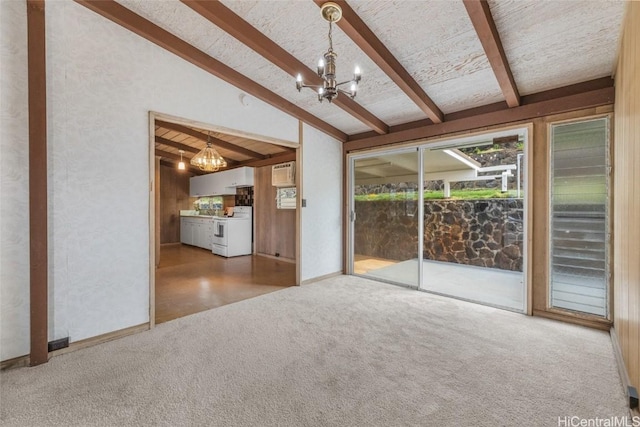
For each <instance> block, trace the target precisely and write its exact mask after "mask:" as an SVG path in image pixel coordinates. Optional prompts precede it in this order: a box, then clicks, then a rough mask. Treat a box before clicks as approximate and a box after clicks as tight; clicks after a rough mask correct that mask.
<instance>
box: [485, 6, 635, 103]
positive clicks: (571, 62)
mask: <svg viewBox="0 0 640 427" xmlns="http://www.w3.org/2000/svg"><path fill="white" fill-rule="evenodd" d="M489 6H490V8H491V13H492V15H493V17H494V20H495V22H496V28H497V29H498V32H499V33H500V38H501V40H502V45H503V47H504V50H505V54H506V56H507V59H508V61H509V65H510V66H511V71H512V73H513V77H514V79H515V82H516V84H517V86H518V90H519V91H520V94H522V95H527V94H530V93H536V92H541V91H544V90H548V89H554V88H557V87H562V86H567V85H570V84H574V83H580V82H583V81H586V80H591V79H595V78H598V77H605V76H610V75H611V74H612V72H613V68H614V64H615V62H616V60H617V54H618V40H619V38H620V26H621V23H622V16H623V14H624V2H622V1H602V0H600V1H587V0H584V1H542V2H541V1H539V0H515V1H514V0H509V1H503V0H500V1H494V0H490V2H489Z"/></svg>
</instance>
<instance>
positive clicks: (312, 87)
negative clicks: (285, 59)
mask: <svg viewBox="0 0 640 427" xmlns="http://www.w3.org/2000/svg"><path fill="white" fill-rule="evenodd" d="M302 87H308V88H309V89H320V88H324V86H314V85H304V84H303V85H302Z"/></svg>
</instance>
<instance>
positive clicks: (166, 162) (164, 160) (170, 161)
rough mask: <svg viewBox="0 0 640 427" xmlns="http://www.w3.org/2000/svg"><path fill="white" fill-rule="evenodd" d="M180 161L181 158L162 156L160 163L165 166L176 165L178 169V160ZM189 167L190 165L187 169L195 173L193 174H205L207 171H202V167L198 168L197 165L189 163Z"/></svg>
mask: <svg viewBox="0 0 640 427" xmlns="http://www.w3.org/2000/svg"><path fill="white" fill-rule="evenodd" d="M159 157H160V156H159ZM179 161H180V160H174V159H169V158H167V157H161V158H160V164H161V165H164V166H175V167H176V169H177V167H178V162H179ZM187 167H188V169H187V170H188V171H189V172H191V173H193V174H196V175H204V174H205V173H206V172H205V171H201V170H200V169H198V168H197V167H195V166H191V165H187Z"/></svg>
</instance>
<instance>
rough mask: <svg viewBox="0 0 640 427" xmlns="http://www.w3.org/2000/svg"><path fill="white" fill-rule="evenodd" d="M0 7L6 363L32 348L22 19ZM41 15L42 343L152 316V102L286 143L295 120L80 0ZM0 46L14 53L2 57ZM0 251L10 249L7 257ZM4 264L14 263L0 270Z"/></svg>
mask: <svg viewBox="0 0 640 427" xmlns="http://www.w3.org/2000/svg"><path fill="white" fill-rule="evenodd" d="M0 4H1V5H2V10H3V11H5V9H6V10H9V11H10V12H11V13H10V14H9V16H7V17H6V18H5V17H4V14H3V18H2V33H3V36H4V34H5V33H8V34H13V33H16V34H17V35H19V36H20V37H19V38H18V40H17V42H16V43H15V44H14V43H11V44H10V45H7V44H6V43H5V41H4V40H3V41H2V49H3V50H2V54H3V57H2V67H3V69H2V71H3V72H2V79H3V80H2V82H3V83H2V84H3V86H2V89H3V98H2V99H3V110H2V112H3V116H2V120H3V122H2V124H3V126H2V131H3V134H2V136H3V138H2V143H3V146H2V149H3V159H2V165H3V169H2V172H1V176H2V183H3V184H2V185H3V187H2V190H3V193H2V199H3V216H2V230H3V232H4V231H5V230H10V232H13V231H14V230H15V231H16V232H15V233H13V234H11V238H10V242H9V243H5V237H4V234H3V236H2V242H3V243H2V245H3V246H2V248H3V257H2V263H3V264H2V266H3V273H2V274H3V280H2V308H3V310H2V316H3V326H2V331H3V335H2V342H0V346H1V347H2V348H3V350H4V349H7V351H6V353H5V352H3V353H2V359H3V360H4V359H5V358H8V357H15V356H19V355H22V354H25V353H27V352H28V305H27V304H26V303H25V302H24V301H22V299H23V298H24V297H25V296H28V259H27V260H25V259H24V257H25V254H28V252H27V251H28V240H27V237H26V235H25V236H23V237H19V236H18V233H17V232H19V230H20V229H25V227H26V226H27V222H26V220H25V219H24V218H23V217H22V215H21V214H22V213H24V212H25V211H26V203H27V200H28V194H27V192H26V191H25V189H26V174H27V171H26V169H25V167H26V159H27V157H26V147H27V145H26V144H27V138H26V98H25V97H26V80H25V79H26V77H25V76H26V63H24V64H23V62H24V61H26V53H25V52H26V44H25V43H26V38H24V37H26V33H25V34H22V33H24V32H25V28H26V20H25V18H24V16H22V15H19V16H16V15H18V14H17V12H14V11H13V10H14V9H20V8H21V7H22V8H24V7H25V5H24V3H23V2H6V1H0ZM23 15H24V13H23ZM46 19H47V40H46V41H47V73H48V74H47V84H48V88H47V96H48V99H47V108H48V144H49V210H50V213H49V215H50V220H49V235H50V241H49V250H50V254H49V257H50V266H49V269H50V274H49V277H50V282H49V286H50V300H49V307H50V316H49V317H50V325H49V326H50V328H49V339H57V338H61V337H65V336H69V337H70V339H71V341H72V342H73V341H78V340H81V339H85V338H89V337H93V336H96V335H100V334H104V333H107V332H111V331H115V330H119V329H123V328H126V327H130V326H134V325H138V324H141V323H145V322H147V321H148V320H149V319H148V313H149V302H148V301H149V224H148V217H149V135H148V113H149V111H150V110H151V111H157V112H161V113H165V114H171V115H174V116H178V117H184V118H187V119H191V120H196V121H201V122H205V123H210V124H213V125H220V126H224V127H228V128H233V129H238V130H243V131H248V132H252V133H257V134H263V135H267V136H271V137H276V138H280V139H285V140H290V141H297V138H298V135H297V133H298V123H297V120H296V119H294V118H292V117H289V116H288V115H286V114H284V113H282V112H280V111H278V110H276V109H274V108H273V107H270V106H268V105H267V104H265V103H263V102H261V101H259V100H257V99H253V101H252V102H251V103H250V104H249V106H248V107H245V106H243V105H242V103H241V102H240V100H239V96H240V94H241V91H240V90H238V89H237V88H235V87H233V86H231V85H228V84H226V83H224V82H222V81H221V80H219V79H217V78H215V77H213V76H212V75H210V74H208V73H206V72H205V71H203V70H201V69H199V68H197V67H195V66H193V65H191V64H189V63H187V62H185V61H184V60H182V59H180V58H178V57H176V56H174V55H172V54H171V53H169V52H166V51H164V50H163V49H161V48H160V47H157V46H156V45H154V44H152V43H150V42H148V41H146V40H144V39H142V38H141V37H139V36H136V35H135V34H133V33H131V32H129V31H128V30H126V29H124V28H122V27H120V26H119V25H117V24H114V23H112V22H111V21H108V20H106V19H105V18H103V17H101V16H99V15H97V14H95V13H94V12H91V11H89V10H88V9H86V8H85V7H83V6H81V5H78V4H77V3H74V2H71V1H68V0H65V1H56V2H47V4H46ZM23 38H24V40H23ZM5 51H7V52H15V53H16V58H15V59H13V57H12V58H11V59H10V60H9V61H5ZM14 63H16V64H15V65H14ZM6 66H9V68H12V69H14V68H15V72H14V73H13V74H15V76H12V75H9V76H7V78H8V80H10V82H11V83H7V85H9V84H10V85H11V86H15V88H14V89H15V90H14V91H13V92H15V94H13V95H11V94H9V95H5V93H4V92H5V90H4V89H5V67H6ZM12 77H16V78H17V80H13V79H12ZM20 79H22V80H24V82H21V80H20ZM5 96H7V97H8V96H12V98H11V100H12V102H11V104H12V105H11V110H10V112H9V113H7V114H10V117H9V119H10V120H12V121H13V120H17V123H11V124H10V126H9V127H8V129H7V130H6V131H5V126H4V124H5V110H4V99H5ZM13 98H16V101H15V102H14V101H13ZM22 98H24V100H23V99H22ZM9 119H7V120H9ZM21 120H23V121H25V123H24V124H20V121H21ZM5 132H7V133H9V132H10V133H9V136H11V138H5ZM5 141H6V144H7V145H8V149H7V150H5V145H4V144H5ZM5 151H9V156H7V158H6V160H5V158H4V153H5ZM5 164H7V165H8V166H9V167H8V168H6V169H5V168H4V165H5ZM5 180H9V181H14V182H15V185H16V186H17V188H15V190H14V189H12V190H11V191H8V192H7V195H9V196H10V197H11V198H10V202H11V207H10V210H8V211H7V213H6V214H5V212H4V202H5V187H6V186H5ZM9 184H11V185H14V184H13V183H11V182H9ZM27 229H28V227H27ZM5 246H8V247H7V248H5ZM5 249H6V250H7V251H11V253H12V254H14V253H15V255H12V257H11V259H8V260H5V256H4V252H5ZM11 263H15V268H14V270H15V271H13V272H11V271H10V272H8V273H7V274H5V268H4V267H5V264H8V265H10V266H11ZM8 274H10V276H9V278H10V280H5V277H6V276H7V275H8ZM25 286H26V290H25ZM5 306H7V307H8V308H7V309H6V310H5ZM5 317H6V318H8V319H9V318H10V319H14V321H13V323H9V322H8V321H7V322H5V321H4V320H5ZM25 322H27V324H26V325H25ZM5 331H6V334H5ZM5 337H6V339H5Z"/></svg>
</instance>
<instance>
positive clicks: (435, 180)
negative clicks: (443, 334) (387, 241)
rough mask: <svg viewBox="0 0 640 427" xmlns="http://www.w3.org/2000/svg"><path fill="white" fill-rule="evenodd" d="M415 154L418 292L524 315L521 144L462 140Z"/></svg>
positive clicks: (516, 138)
mask: <svg viewBox="0 0 640 427" xmlns="http://www.w3.org/2000/svg"><path fill="white" fill-rule="evenodd" d="M498 141H501V142H498ZM422 155H423V158H424V160H423V165H424V175H423V176H424V189H425V191H424V246H423V251H422V260H423V275H422V281H421V289H424V290H427V291H430V292H434V293H438V294H443V295H447V296H452V297H456V298H460V299H465V300H469V301H474V302H480V303H483V304H487V305H491V306H495V307H500V308H506V309H509V310H514V311H524V309H525V305H524V298H525V288H524V274H523V272H524V259H525V258H524V242H525V240H524V232H525V226H524V225H525V224H524V191H523V186H522V179H521V178H522V176H523V174H522V164H523V162H524V160H525V159H524V139H523V137H522V136H520V135H518V134H514V135H513V136H512V137H510V138H506V139H504V140H500V139H498V138H491V137H488V138H487V139H485V140H483V141H474V142H466V141H461V142H458V143H453V144H450V145H448V146H446V147H443V148H438V147H435V148H424V150H423V154H422Z"/></svg>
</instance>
